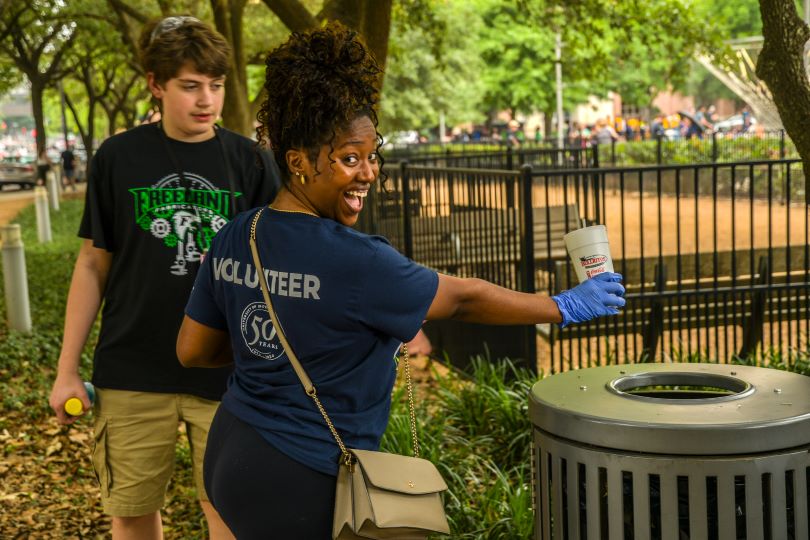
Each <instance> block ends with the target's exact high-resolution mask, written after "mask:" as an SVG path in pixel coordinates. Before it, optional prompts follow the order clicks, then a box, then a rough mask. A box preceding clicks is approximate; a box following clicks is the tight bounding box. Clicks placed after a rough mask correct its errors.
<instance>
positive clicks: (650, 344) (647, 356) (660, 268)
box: [638, 261, 667, 363]
mask: <svg viewBox="0 0 810 540" xmlns="http://www.w3.org/2000/svg"><path fill="white" fill-rule="evenodd" d="M666 282H667V266H666V265H665V264H664V263H663V262H662V261H659V262H658V264H656V265H655V284H654V285H653V290H655V291H656V292H659V293H660V292H663V291H664V288H665V287H666ZM642 332H643V333H642V336H641V354H640V355H639V358H638V361H639V362H640V363H643V362H654V361H655V351H657V350H658V338H660V337H661V336H662V335H663V334H664V306H663V304H662V303H661V300H660V297H658V298H655V300H653V301H652V305H651V306H650V318H649V320H648V322H647V324H646V325H644V330H643V331H642Z"/></svg>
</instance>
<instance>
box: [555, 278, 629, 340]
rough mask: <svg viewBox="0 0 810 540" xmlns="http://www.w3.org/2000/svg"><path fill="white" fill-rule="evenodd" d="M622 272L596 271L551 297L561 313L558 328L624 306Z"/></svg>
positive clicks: (609, 313)
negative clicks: (595, 273)
mask: <svg viewBox="0 0 810 540" xmlns="http://www.w3.org/2000/svg"><path fill="white" fill-rule="evenodd" d="M621 280H622V275H621V274H616V273H614V272H604V273H602V274H597V275H596V276H594V277H592V278H591V279H588V280H585V281H583V282H582V283H580V284H579V285H577V286H576V287H574V288H573V289H569V290H567V291H563V292H561V293H560V294H558V295H557V296H553V297H552V299H553V300H554V301H555V302H556V303H557V307H559V308H560V313H562V318H563V320H562V322H561V323H560V328H565V327H566V326H568V325H569V324H571V323H580V322H585V321H590V320H591V319H595V318H597V317H603V316H605V315H616V314H618V313H619V310H618V308H620V307H624V304H625V300H624V298H622V297H623V296H624V287H623V286H622V284H621Z"/></svg>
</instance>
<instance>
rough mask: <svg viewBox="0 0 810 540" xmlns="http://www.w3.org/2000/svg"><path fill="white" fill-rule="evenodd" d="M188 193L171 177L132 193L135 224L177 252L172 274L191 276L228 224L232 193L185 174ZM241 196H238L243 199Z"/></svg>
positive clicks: (190, 174) (238, 194)
mask: <svg viewBox="0 0 810 540" xmlns="http://www.w3.org/2000/svg"><path fill="white" fill-rule="evenodd" d="M184 176H185V177H186V179H187V180H188V181H189V184H190V187H189V189H188V190H186V189H185V188H183V187H182V185H181V184H180V178H179V176H178V175H177V174H171V175H169V176H167V177H165V178H163V179H162V180H160V181H159V182H158V183H156V184H155V185H154V186H152V187H148V188H134V189H130V190H129V192H130V193H132V195H133V197H134V198H135V221H136V222H137V223H138V226H139V227H140V228H141V229H143V230H144V231H148V232H150V233H151V234H152V236H154V237H155V238H158V239H160V240H163V243H164V244H165V245H166V247H169V248H172V249H176V250H177V254H176V255H175V259H174V263H172V265H171V267H170V271H171V273H172V274H174V275H177V276H184V275H186V274H188V268H187V265H188V263H189V262H197V261H199V260H200V259H201V257H202V254H203V253H205V252H206V251H208V248H209V247H210V246H211V240H212V239H213V238H214V235H215V234H216V233H217V232H218V231H219V230H220V229H221V228H222V227H223V226H224V225H225V224H226V223H227V222H228V219H229V217H230V216H229V215H230V210H231V192H230V191H228V190H223V189H217V188H216V186H214V185H213V184H212V183H211V182H209V181H208V180H206V179H205V178H203V177H201V176H198V175H196V174H192V173H187V172H186V173H184ZM240 195H241V193H238V192H237V193H235V196H236V197H238V196H240Z"/></svg>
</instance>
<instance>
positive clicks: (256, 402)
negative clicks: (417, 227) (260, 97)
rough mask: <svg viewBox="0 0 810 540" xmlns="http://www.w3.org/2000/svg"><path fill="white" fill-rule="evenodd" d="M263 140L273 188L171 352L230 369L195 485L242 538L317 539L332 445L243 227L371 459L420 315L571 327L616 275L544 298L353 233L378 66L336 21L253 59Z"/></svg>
mask: <svg viewBox="0 0 810 540" xmlns="http://www.w3.org/2000/svg"><path fill="white" fill-rule="evenodd" d="M266 65H267V69H266V77H265V85H264V86H265V90H266V91H267V96H268V97H267V100H266V101H265V102H264V104H263V105H262V108H261V111H260V113H259V120H260V122H261V124H260V126H259V128H258V134H259V138H260V141H264V140H265V139H267V140H269V142H270V145H271V147H272V149H273V151H274V152H275V155H276V156H277V159H278V161H279V165H280V167H281V169H282V176H284V177H285V185H284V187H283V188H282V190H281V191H280V192H279V194H278V196H277V197H276V198H275V200H274V201H273V203H272V204H271V205H270V206H269V207H265V208H262V209H258V210H255V211H251V212H246V213H243V214H241V215H239V216H238V217H237V218H236V219H235V220H234V221H233V222H232V223H230V224H228V225H226V226H225V227H224V228H223V229H222V230H221V231H220V232H219V233H218V234H217V236H216V238H215V239H214V242H213V245H212V247H211V250H210V252H209V253H208V255H207V257H206V260H205V263H204V264H203V266H202V268H201V270H200V274H199V276H198V278H197V280H196V282H195V286H194V290H193V292H192V294H191V298H190V300H189V303H188V306H187V308H186V317H185V319H184V321H183V325H182V328H181V330H180V335H179V337H178V342H177V353H178V356H179V358H180V360H181V362H182V363H183V364H184V365H185V366H196V367H205V366H212V367H213V366H219V365H223V364H226V363H229V362H231V360H232V359H233V361H234V363H235V366H234V368H235V369H234V373H233V375H232V377H231V380H230V382H229V386H228V390H227V392H226V394H225V396H224V397H223V400H222V406H221V407H220V409H219V411H218V413H217V415H216V417H215V419H214V422H213V425H212V427H211V432H210V436H209V440H208V448H207V452H206V458H205V467H204V469H205V473H204V474H205V481H206V489H207V492H208V494H209V496H210V497H211V500H212V502H213V504H214V507H215V508H216V509H217V510H218V511H219V512H220V514H221V516H222V517H223V519H224V520H225V522H226V523H227V524H228V526H229V527H230V528H231V530H232V531H233V533H234V534H235V535H236V537H237V538H240V539H249V538H284V539H287V540H289V539H295V538H302V539H304V538H306V539H318V538H329V537H330V534H331V527H332V516H333V506H334V492H335V476H336V474H337V471H338V457H339V453H340V452H339V449H338V446H337V444H336V443H335V439H334V438H333V437H332V435H331V433H330V431H329V429H328V428H327V425H326V424H325V422H324V419H323V418H322V417H321V414H320V413H319V411H318V409H317V408H316V406H315V405H314V403H313V402H312V400H311V399H310V397H309V396H308V395H306V394H305V392H304V390H303V388H302V387H301V383H300V382H299V379H298V377H297V376H296V374H295V372H294V371H293V369H292V366H291V365H290V363H289V361H288V359H287V356H286V354H285V351H284V348H283V346H282V345H281V343H280V342H279V340H278V337H277V336H276V331H275V329H274V328H273V325H272V323H271V322H270V317H269V315H268V312H267V309H266V308H265V304H264V302H263V298H262V293H261V290H260V288H259V286H258V274H257V271H256V268H255V267H254V263H253V259H252V257H251V253H250V249H249V244H248V238H249V234H250V228H251V223H252V222H253V220H254V217H255V216H256V213H257V212H261V215H260V216H259V218H258V223H257V225H256V238H257V242H258V245H259V254H260V258H261V262H262V266H263V267H264V272H263V273H264V275H265V276H266V278H267V282H268V286H269V288H270V293H271V296H272V298H273V306H274V309H275V311H276V313H277V315H278V319H279V324H280V325H281V326H282V328H283V330H284V332H285V334H286V336H287V339H288V340H289V343H290V345H291V347H292V349H293V351H294V352H295V353H296V354H297V356H298V358H299V359H300V360H301V363H302V364H303V366H304V368H305V369H306V371H307V373H308V374H309V376H310V378H311V379H312V381H313V382H314V383H315V385H316V386H317V388H318V395H319V397H320V399H321V401H322V403H323V406H324V408H325V409H326V410H327V411H328V412H329V415H330V417H331V419H332V422H333V423H334V426H335V428H336V429H337V431H338V432H339V433H340V435H341V436H342V437H343V440H344V442H345V444H346V446H347V447H349V448H359V449H377V448H378V446H379V442H380V438H381V437H382V434H383V432H384V431H385V428H386V424H387V421H388V414H389V407H390V398H391V390H392V387H393V384H394V379H395V374H396V366H395V363H394V361H393V360H392V359H393V357H394V355H395V353H396V351H397V349H398V348H399V346H400V344H401V343H402V342H407V341H409V340H410V339H411V338H413V336H414V335H415V334H416V333H417V331H418V330H419V328H420V326H421V325H422V322H423V321H424V320H425V319H450V318H451V319H457V320H461V321H470V322H477V323H485V324H534V323H549V322H555V323H563V324H568V323H571V322H580V321H584V320H588V319H591V318H593V317H597V316H601V315H608V314H614V313H617V307H620V306H622V305H624V299H623V298H621V295H622V294H623V293H624V288H623V287H622V286H621V284H620V283H618V281H619V280H620V279H621V276H619V275H618V274H607V275H604V274H603V275H602V276H601V277H599V279H592V280H589V281H587V282H585V283H583V284H581V285H579V286H577V287H576V288H574V289H572V290H570V291H566V292H563V293H562V294H561V295H559V296H558V297H555V298H553V299H552V298H549V297H545V296H539V295H534V294H525V293H519V292H515V291H511V290H508V289H504V288H501V287H498V286H496V285H493V284H491V283H488V282H486V281H483V280H479V279H460V278H456V277H452V276H447V275H443V274H437V273H436V272H435V271H433V270H430V269H428V268H425V267H423V266H420V265H418V264H416V263H414V262H412V261H410V260H409V259H407V258H405V257H404V256H402V255H401V254H399V253H398V252H397V251H396V250H395V249H394V248H392V247H391V246H390V245H389V243H388V242H387V241H386V240H385V239H384V238H381V237H377V236H368V235H365V234H362V233H359V232H357V231H355V230H353V229H351V228H350V227H351V226H352V225H353V224H354V223H355V222H356V221H357V218H358V215H359V214H360V212H361V211H362V210H363V205H364V201H365V199H366V196H367V194H368V192H369V190H370V189H371V188H372V187H373V185H374V183H375V182H376V181H377V179H378V177H379V176H380V169H381V164H382V163H381V161H382V160H381V158H380V156H379V153H378V151H379V147H380V144H381V140H382V139H381V137H380V135H379V133H377V113H376V107H377V102H378V97H379V81H380V75H381V70H380V68H379V67H378V65H377V63H376V61H375V60H374V59H373V57H372V56H371V54H370V53H369V51H368V49H367V48H366V47H365V46H364V45H363V43H362V42H361V41H360V39H359V38H358V36H357V34H356V33H355V32H354V31H352V30H349V29H347V28H345V27H343V26H341V25H339V24H331V25H329V26H327V27H326V28H323V29H319V30H315V31H312V32H310V33H307V34H293V35H292V36H291V37H290V38H289V40H288V41H287V42H286V43H284V44H283V45H281V46H280V47H278V48H277V49H275V50H274V51H272V52H271V53H270V55H269V56H268V58H267V61H266Z"/></svg>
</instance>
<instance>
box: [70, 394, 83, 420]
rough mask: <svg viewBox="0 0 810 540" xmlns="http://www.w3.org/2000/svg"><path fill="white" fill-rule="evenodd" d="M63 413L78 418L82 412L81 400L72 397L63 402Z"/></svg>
mask: <svg viewBox="0 0 810 540" xmlns="http://www.w3.org/2000/svg"><path fill="white" fill-rule="evenodd" d="M65 412H66V413H68V414H69V415H70V416H80V415H81V414H82V413H83V412H84V406H83V405H82V400H80V399H79V398H75V397H72V398H70V399H69V400H67V401H66V402H65Z"/></svg>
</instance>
